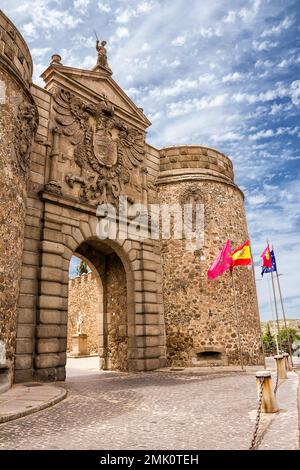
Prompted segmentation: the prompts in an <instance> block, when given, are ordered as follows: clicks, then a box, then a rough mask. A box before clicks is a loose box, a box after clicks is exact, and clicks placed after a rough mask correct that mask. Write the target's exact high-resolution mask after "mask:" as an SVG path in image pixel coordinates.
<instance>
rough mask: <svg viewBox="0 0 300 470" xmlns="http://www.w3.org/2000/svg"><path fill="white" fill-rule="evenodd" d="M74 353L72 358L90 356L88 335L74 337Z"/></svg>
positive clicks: (80, 334) (71, 354)
mask: <svg viewBox="0 0 300 470" xmlns="http://www.w3.org/2000/svg"><path fill="white" fill-rule="evenodd" d="M72 348H73V349H72V351H71V353H70V356H71V357H72V356H73V357H80V356H88V350H87V335H85V334H82V333H79V334H77V335H73V336H72Z"/></svg>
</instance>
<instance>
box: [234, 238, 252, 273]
mask: <svg viewBox="0 0 300 470" xmlns="http://www.w3.org/2000/svg"><path fill="white" fill-rule="evenodd" d="M249 264H251V251H250V242H249V240H247V241H246V243H244V244H243V245H241V246H239V247H238V248H237V249H236V250H235V251H234V252H233V253H232V268H233V267H234V266H248V265H249Z"/></svg>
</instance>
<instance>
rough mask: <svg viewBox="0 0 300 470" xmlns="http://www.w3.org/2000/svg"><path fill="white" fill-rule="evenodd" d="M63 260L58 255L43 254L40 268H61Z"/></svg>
mask: <svg viewBox="0 0 300 470" xmlns="http://www.w3.org/2000/svg"><path fill="white" fill-rule="evenodd" d="M62 261H63V258H62V256H60V255H55V254H50V253H43V255H42V266H45V267H50V268H60V269H61V268H62Z"/></svg>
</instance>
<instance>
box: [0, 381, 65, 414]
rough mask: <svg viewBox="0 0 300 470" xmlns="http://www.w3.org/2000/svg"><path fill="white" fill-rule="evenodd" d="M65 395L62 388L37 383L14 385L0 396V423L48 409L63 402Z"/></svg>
mask: <svg viewBox="0 0 300 470" xmlns="http://www.w3.org/2000/svg"><path fill="white" fill-rule="evenodd" d="M66 395H67V391H66V390H65V389H64V388H61V387H56V386H53V385H46V384H41V383H38V382H28V383H24V384H20V385H14V386H13V387H12V388H11V389H10V390H8V391H7V392H5V393H2V394H1V395H0V423H5V422H7V421H11V420H13V419H17V418H21V417H23V416H26V415H29V414H31V413H35V412H36V411H40V410H44V409H45V408H49V407H50V406H52V405H55V404H56V403H59V402H60V401H61V400H63V399H64V398H65V397H66Z"/></svg>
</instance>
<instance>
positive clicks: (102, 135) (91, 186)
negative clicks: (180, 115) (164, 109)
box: [54, 89, 145, 204]
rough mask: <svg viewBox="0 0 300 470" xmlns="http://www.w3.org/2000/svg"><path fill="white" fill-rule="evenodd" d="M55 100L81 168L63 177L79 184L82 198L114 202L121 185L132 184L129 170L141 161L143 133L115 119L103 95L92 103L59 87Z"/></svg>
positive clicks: (60, 126) (99, 202) (86, 200)
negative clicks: (78, 172)
mask: <svg viewBox="0 0 300 470" xmlns="http://www.w3.org/2000/svg"><path fill="white" fill-rule="evenodd" d="M54 101H55V105H54V109H55V111H56V113H57V115H56V121H57V123H58V125H59V129H61V132H62V134H63V135H65V136H68V137H69V139H70V142H71V144H73V145H74V161H75V163H76V164H77V165H78V167H79V168H80V175H74V174H73V173H68V174H67V175H66V177H65V181H66V182H67V184H68V185H69V186H70V187H71V188H73V187H74V184H75V183H78V184H79V185H80V193H79V198H80V199H81V200H82V201H83V202H87V203H91V204H101V203H104V202H113V201H114V200H115V199H116V198H117V197H118V196H119V195H121V194H123V193H124V185H125V184H128V183H129V184H131V180H132V175H131V171H132V170H133V169H134V168H136V167H138V166H141V164H142V162H143V159H144V155H145V141H144V134H143V133H142V132H139V131H137V130H136V129H133V128H130V127H128V126H127V125H126V124H125V123H124V122H123V121H121V120H120V119H118V118H117V117H116V116H115V112H114V107H113V106H112V105H111V104H110V103H109V102H108V100H107V98H106V96H103V97H102V99H101V101H100V102H99V104H97V105H96V106H95V105H93V104H87V103H84V102H83V101H82V100H81V99H79V98H78V97H76V96H75V95H73V94H72V93H70V92H69V91H66V90H63V89H59V90H57V92H56V94H55V96H54Z"/></svg>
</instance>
